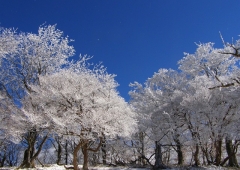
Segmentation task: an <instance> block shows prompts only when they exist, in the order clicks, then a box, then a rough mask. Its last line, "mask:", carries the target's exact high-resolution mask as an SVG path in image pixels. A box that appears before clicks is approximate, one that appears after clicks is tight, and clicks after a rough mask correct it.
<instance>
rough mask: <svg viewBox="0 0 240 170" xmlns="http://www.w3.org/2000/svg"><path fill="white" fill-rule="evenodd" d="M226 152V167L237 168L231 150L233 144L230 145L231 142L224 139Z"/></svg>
mask: <svg viewBox="0 0 240 170" xmlns="http://www.w3.org/2000/svg"><path fill="white" fill-rule="evenodd" d="M225 142H226V150H227V154H228V157H229V159H228V165H229V166H230V167H239V166H238V162H237V158H236V153H235V152H234V149H233V144H232V140H229V139H227V138H226V141H225Z"/></svg>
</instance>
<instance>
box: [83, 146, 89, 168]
mask: <svg viewBox="0 0 240 170" xmlns="http://www.w3.org/2000/svg"><path fill="white" fill-rule="evenodd" d="M82 153H83V170H88V143H86V144H85V145H83V147H82Z"/></svg>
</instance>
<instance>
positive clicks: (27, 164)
mask: <svg viewBox="0 0 240 170" xmlns="http://www.w3.org/2000/svg"><path fill="white" fill-rule="evenodd" d="M37 136H38V134H37V132H36V131H33V132H29V133H28V135H27V137H26V138H25V139H26V141H27V142H28V148H27V149H26V150H25V152H24V158H23V162H22V164H21V165H20V166H19V168H35V159H36V158H37V157H38V155H39V154H40V152H41V150H42V147H43V144H44V143H45V141H46V140H47V138H48V135H46V136H45V137H44V138H43V139H42V141H41V143H40V145H39V147H38V150H37V152H36V153H35V143H36V141H37Z"/></svg>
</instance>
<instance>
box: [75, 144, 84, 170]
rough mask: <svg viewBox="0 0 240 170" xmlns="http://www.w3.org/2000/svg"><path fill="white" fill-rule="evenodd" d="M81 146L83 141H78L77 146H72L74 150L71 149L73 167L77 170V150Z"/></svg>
mask: <svg viewBox="0 0 240 170" xmlns="http://www.w3.org/2000/svg"><path fill="white" fill-rule="evenodd" d="M82 146H83V142H81V141H79V143H78V144H77V146H76V147H75V148H74V151H73V168H74V170H79V168H78V162H77V159H78V151H79V150H80V148H81V147H82Z"/></svg>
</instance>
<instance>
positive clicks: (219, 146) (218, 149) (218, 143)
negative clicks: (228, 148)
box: [215, 140, 222, 166]
mask: <svg viewBox="0 0 240 170" xmlns="http://www.w3.org/2000/svg"><path fill="white" fill-rule="evenodd" d="M215 149H216V156H215V165H217V166H219V165H220V163H221V159H222V140H218V141H216V142H215Z"/></svg>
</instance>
